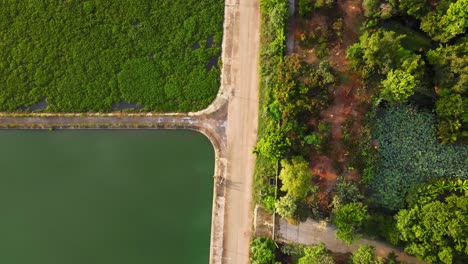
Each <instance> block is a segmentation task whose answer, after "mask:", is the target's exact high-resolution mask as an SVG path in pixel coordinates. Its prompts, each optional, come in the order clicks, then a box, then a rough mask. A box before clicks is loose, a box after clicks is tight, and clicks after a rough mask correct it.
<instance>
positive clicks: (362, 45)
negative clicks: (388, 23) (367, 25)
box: [346, 29, 414, 76]
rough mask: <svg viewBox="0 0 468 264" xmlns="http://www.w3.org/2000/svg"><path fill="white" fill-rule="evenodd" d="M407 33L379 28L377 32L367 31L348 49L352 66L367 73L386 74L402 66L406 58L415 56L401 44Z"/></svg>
mask: <svg viewBox="0 0 468 264" xmlns="http://www.w3.org/2000/svg"><path fill="white" fill-rule="evenodd" d="M404 37H405V35H398V34H396V33H395V32H393V31H386V30H382V29H379V30H377V31H375V32H370V31H366V32H364V34H362V36H361V37H360V38H359V42H358V43H355V44H353V45H352V46H350V47H349V48H348V50H347V51H346V57H347V58H348V59H350V61H351V66H352V67H353V68H354V69H356V70H359V71H361V72H363V73H364V74H365V75H370V74H374V73H377V74H381V75H384V76H385V75H386V74H387V73H388V72H390V70H394V69H397V68H400V67H401V65H402V64H403V62H404V61H405V60H407V59H408V58H409V57H411V56H414V54H412V52H411V51H410V50H406V49H405V48H404V47H403V46H402V45H401V40H402V39H403V38H404Z"/></svg>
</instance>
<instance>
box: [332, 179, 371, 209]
mask: <svg viewBox="0 0 468 264" xmlns="http://www.w3.org/2000/svg"><path fill="white" fill-rule="evenodd" d="M363 199H364V196H363V195H362V194H361V192H360V191H359V189H358V187H357V186H356V184H355V183H354V182H352V181H340V182H338V183H337V184H336V186H335V188H334V189H333V202H332V204H333V208H335V209H337V208H339V207H341V206H343V205H345V204H349V203H357V202H360V201H362V200H363Z"/></svg>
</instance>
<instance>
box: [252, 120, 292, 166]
mask: <svg viewBox="0 0 468 264" xmlns="http://www.w3.org/2000/svg"><path fill="white" fill-rule="evenodd" d="M290 146H291V142H290V141H289V139H288V138H287V137H286V135H285V134H284V133H283V132H282V131H281V130H279V129H276V128H274V127H269V130H268V131H266V133H265V136H264V137H262V138H261V139H260V140H259V141H258V142H257V145H256V146H255V150H254V152H255V153H258V154H260V155H262V156H264V157H266V158H268V159H270V160H278V159H280V158H281V157H283V155H284V154H285V153H286V152H287V151H288V149H289V147H290Z"/></svg>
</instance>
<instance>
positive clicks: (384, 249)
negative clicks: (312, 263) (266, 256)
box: [279, 219, 425, 264]
mask: <svg viewBox="0 0 468 264" xmlns="http://www.w3.org/2000/svg"><path fill="white" fill-rule="evenodd" d="M279 225H280V230H279V236H280V239H279V240H282V241H286V242H296V243H301V244H306V245H317V244H320V243H324V244H325V245H326V246H327V247H328V248H329V249H330V250H331V251H333V252H340V253H347V252H353V251H355V250H356V249H357V248H358V247H359V246H361V245H371V246H373V247H374V248H375V252H376V254H377V255H378V256H381V257H387V256H388V254H389V253H390V252H392V251H393V252H395V254H396V255H397V256H398V260H399V261H403V262H405V263H410V264H422V263H425V262H424V261H421V260H418V259H416V258H415V257H413V256H410V255H408V254H406V253H405V252H403V251H401V250H399V249H396V248H393V247H391V246H389V245H388V244H385V243H382V242H379V241H375V240H369V239H359V240H357V241H355V242H354V243H353V244H352V245H350V246H348V245H346V244H345V243H344V242H342V241H339V240H337V239H336V238H335V237H336V229H335V228H334V227H331V226H329V225H327V224H326V223H325V222H317V221H314V220H310V219H309V220H307V221H306V222H303V223H300V224H299V225H297V226H295V225H291V224H289V223H288V222H287V221H286V220H284V219H281V220H280V221H279Z"/></svg>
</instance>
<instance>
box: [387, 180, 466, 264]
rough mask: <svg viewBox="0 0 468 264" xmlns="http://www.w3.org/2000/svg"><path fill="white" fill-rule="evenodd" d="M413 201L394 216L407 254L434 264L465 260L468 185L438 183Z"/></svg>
mask: <svg viewBox="0 0 468 264" xmlns="http://www.w3.org/2000/svg"><path fill="white" fill-rule="evenodd" d="M411 198H412V199H411V200H410V201H411V204H410V208H408V209H405V210H401V211H400V212H399V213H398V214H397V215H396V217H395V218H396V220H397V225H396V226H397V228H398V230H399V232H400V235H401V239H402V240H403V241H406V242H408V244H407V245H406V247H405V251H407V252H408V253H410V254H415V255H417V256H419V257H421V258H423V259H424V260H426V261H429V262H431V263H432V262H443V263H448V264H449V263H457V261H462V260H463V259H464V260H466V250H467V249H468V215H467V213H466V212H467V211H468V182H466V181H458V182H445V181H438V182H435V183H432V184H429V185H426V186H422V187H420V188H419V189H418V190H417V191H416V194H415V195H414V196H413V197H411Z"/></svg>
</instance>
